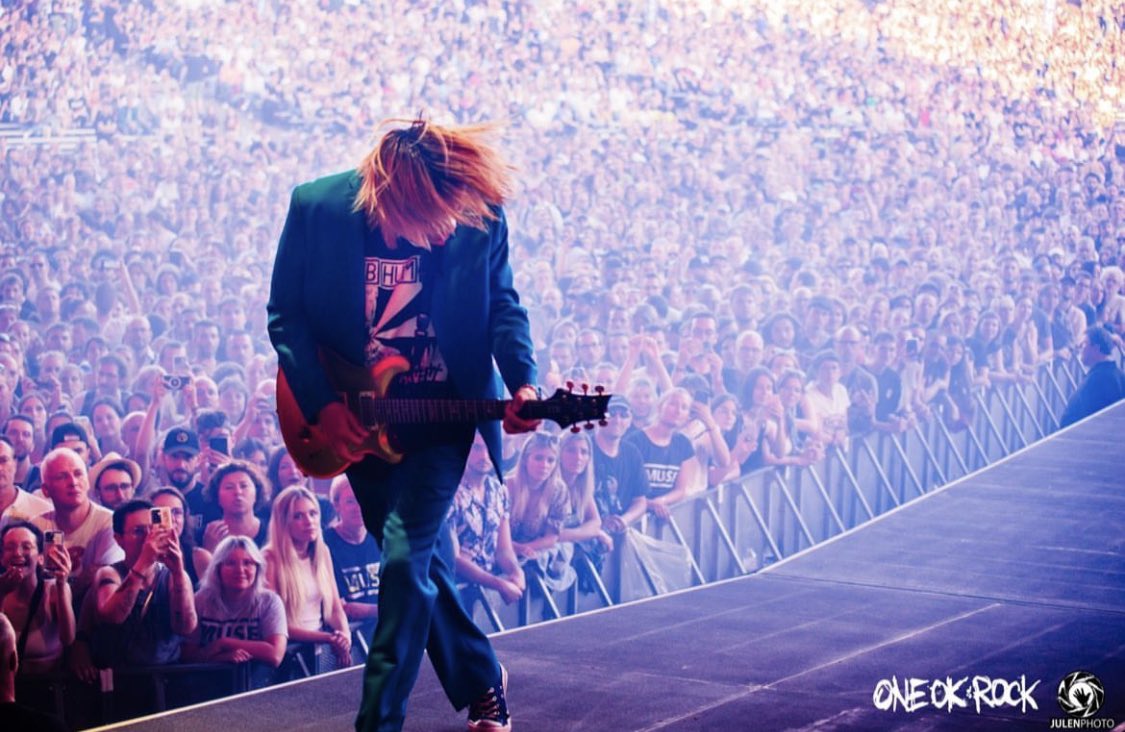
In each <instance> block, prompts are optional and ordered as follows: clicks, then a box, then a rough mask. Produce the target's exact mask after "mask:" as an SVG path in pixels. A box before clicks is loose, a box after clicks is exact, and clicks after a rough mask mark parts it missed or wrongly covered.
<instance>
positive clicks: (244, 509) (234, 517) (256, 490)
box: [203, 460, 269, 553]
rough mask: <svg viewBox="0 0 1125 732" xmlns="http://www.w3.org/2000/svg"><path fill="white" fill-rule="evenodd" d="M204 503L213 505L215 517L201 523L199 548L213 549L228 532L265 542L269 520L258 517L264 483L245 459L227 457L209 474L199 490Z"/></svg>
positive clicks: (231, 534) (262, 504) (258, 542)
mask: <svg viewBox="0 0 1125 732" xmlns="http://www.w3.org/2000/svg"><path fill="white" fill-rule="evenodd" d="M203 499H204V503H205V505H206V506H217V507H218V510H219V512H220V516H219V518H217V519H215V520H214V521H211V522H210V523H208V524H207V525H205V526H204V527H203V548H204V549H205V550H207V551H209V552H212V553H213V552H214V551H215V547H216V546H218V545H219V542H220V541H222V540H223V539H225V538H226V537H228V536H246V537H249V538H250V539H251V540H253V542H254V543H255V544H257V545H259V546H265V544H266V541H267V537H268V531H269V530H268V524H269V521H267V520H266V519H263V518H259V514H261V513H262V510H263V508H264V507H265V506H266V486H265V481H264V480H263V479H262V476H261V475H260V474H259V473H258V471H257V469H256V468H255V467H254V466H253V465H251V464H250V463H248V462H245V461H242V460H231V461H230V462H227V463H225V464H223V465H221V466H220V467H219V468H218V469H217V470H216V471H215V472H214V473H212V474H211V480H210V481H209V482H208V483H207V487H206V488H205V489H204V492H203Z"/></svg>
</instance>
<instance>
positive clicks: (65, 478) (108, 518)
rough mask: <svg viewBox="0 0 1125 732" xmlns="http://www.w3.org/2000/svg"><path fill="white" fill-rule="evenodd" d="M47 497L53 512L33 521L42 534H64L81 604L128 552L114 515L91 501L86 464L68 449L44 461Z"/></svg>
mask: <svg viewBox="0 0 1125 732" xmlns="http://www.w3.org/2000/svg"><path fill="white" fill-rule="evenodd" d="M42 465H43V496H44V497H45V498H46V499H47V500H49V501H50V502H51V506H52V508H51V510H50V511H47V512H45V513H42V514H40V515H38V516H36V517H34V518H33V519H32V523H34V524H35V525H36V526H37V527H38V528H39V530H40V531H42V532H43V533H44V534H46V533H47V532H48V531H61V532H62V535H63V538H64V539H65V541H66V550H67V552H69V554H70V562H71V574H72V575H73V576H74V587H73V589H74V596H75V600H76V602H79V601H81V598H82V597H84V596H85V594H86V590H87V589H88V588H89V587H90V585H91V583H92V582H93V581H94V574H95V573H96V572H97V571H98V569H99V568H101V567H104V566H107V565H111V564H114V563H115V562H119V561H121V560H122V559H123V558H124V552H123V551H122V548H121V546H119V544H118V542H116V541H114V532H115V530H116V527H115V526H114V525H113V512H112V511H110V510H109V509H107V508H105V507H103V506H99V505H97V504H95V503H93V502H92V501H91V500H90V496H89V493H90V480H89V475H88V473H87V471H86V463H85V462H83V460H82V458H81V457H80V456H79V455H78V454H77V453H75V452H74V451H73V450H71V449H70V448H68V447H56V448H55V449H53V450H51V451H50V452H49V453H47V454H46V456H44V458H43V464H42Z"/></svg>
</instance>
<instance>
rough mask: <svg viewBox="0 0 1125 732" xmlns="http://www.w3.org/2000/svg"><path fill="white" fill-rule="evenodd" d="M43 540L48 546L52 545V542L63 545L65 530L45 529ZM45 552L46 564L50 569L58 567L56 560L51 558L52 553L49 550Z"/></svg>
mask: <svg viewBox="0 0 1125 732" xmlns="http://www.w3.org/2000/svg"><path fill="white" fill-rule="evenodd" d="M43 542H44V543H45V544H46V545H47V546H48V547H49V546H51V545H52V544H57V545H59V546H62V545H63V532H61V531H44V532H43ZM44 554H45V557H44V558H45V559H46V562H45V564H46V567H47V569H50V570H54V569H58V565H57V564H56V563H55V560H54V559H52V558H51V554H50V553H49V552H45V553H44Z"/></svg>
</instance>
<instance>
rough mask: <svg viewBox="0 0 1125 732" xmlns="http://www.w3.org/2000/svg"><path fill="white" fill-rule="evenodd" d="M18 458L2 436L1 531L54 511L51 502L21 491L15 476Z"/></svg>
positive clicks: (0, 442)
mask: <svg viewBox="0 0 1125 732" xmlns="http://www.w3.org/2000/svg"><path fill="white" fill-rule="evenodd" d="M15 472H16V456H15V450H14V449H13V448H12V443H11V442H10V441H9V440H8V438H7V437H4V436H3V435H0V529H2V528H4V526H6V525H7V524H9V523H11V522H13V521H21V520H22V521H28V520H30V519H32V518H34V517H35V516H38V515H39V514H42V513H46V512H47V511H50V510H51V509H52V505H51V502H50V501H48V500H46V499H43V498H40V497H39V496H36V495H33V494H31V493H28V492H27V491H24V490H20V487H19V486H18V485H16V482H15V479H14V476H15Z"/></svg>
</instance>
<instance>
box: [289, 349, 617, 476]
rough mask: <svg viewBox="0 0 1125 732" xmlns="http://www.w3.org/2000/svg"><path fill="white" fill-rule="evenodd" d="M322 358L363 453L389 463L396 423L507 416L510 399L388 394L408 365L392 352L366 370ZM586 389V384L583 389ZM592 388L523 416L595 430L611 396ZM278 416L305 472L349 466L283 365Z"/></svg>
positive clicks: (394, 455)
mask: <svg viewBox="0 0 1125 732" xmlns="http://www.w3.org/2000/svg"><path fill="white" fill-rule="evenodd" d="M320 356H321V363H322V364H323V365H324V368H325V371H326V372H327V373H328V380H329V381H330V382H331V383H332V387H333V388H334V389H335V390H336V392H337V393H338V394H339V395H340V396H341V398H342V399H343V401H344V404H345V405H346V406H347V408H348V410H349V411H350V412H351V413H352V414H354V415H355V416H356V418H357V419H358V420H359V422H360V424H362V425H363V426H364V427H365V428H367V430H368V433H367V439H365V440H364V441H363V444H362V445H360V447H359V452H362V453H364V454H369V455H374V456H376V457H377V458H379V459H380V460H385V461H386V462H388V463H397V462H399V461H400V460H402V456H403V453H402V451H401V449H402V448H401V446H400V445H399V444H397V440H396V436H395V426H396V425H403V426H405V425H416V426H417V425H427V424H475V423H477V422H481V421H484V420H491V419H496V420H498V419H503V417H504V410H505V409H506V408H507V406H508V403H509V400H505V399H405V398H396V397H395V396H393V394H392V395H388V391H389V390H390V389H391V385H392V382H393V380H394V378H395V377H396V376H397V375H399V374H401V373H403V372H405V371H408V370H409V369H410V362H409V361H407V360H406V359H405V358H404V357H402V356H391V357H389V358H385V359H383V360H381V361H379V362H378V363H377V364H375V365H374V366H371V367H370V368H364V367H361V366H356V365H355V364H352V363H350V362H348V361H345V360H344V359H343V358H341V357H340V356H338V355H336V354H334V353H332V352H330V351H328V350H326V349H321V354H320ZM569 386H571V388H573V385H569ZM588 391H589V389H588V388H584V392H588ZM594 392H595V393H594V394H589V393H582V394H576V393H574V392H573V391H565V390H563V389H558V390H556V391H555V393H554V395H552V396H551V398H550V399H543V400H537V401H532V402H526V403H525V404H524V405H523V407H522V408H521V409H520V413H519V414H520V416H521V417H523V418H524V419H549V420H551V421H552V422H555V423H557V424H558V425H559V426H560V427H570V428H571V430H572V431H574V432H577V431H579V429H580V427H579V426H578V423H579V422H585V423H586V424H585V427H586V428H587V429H592V428H593V426H594V424H593V423H594V422H595V421H596V422H599V423H600V424H602V425H604V424H605V415H606V407H607V406H608V404H609V396H610V395H609V394H606V393H603V390H602V388H601V387H600V386H599V387H596V388H595V389H594ZM277 416H278V422H279V423H280V425H281V436H282V438H284V440H285V446H286V448H288V450H289V455H290V456H291V457H292V458H293V461H294V462H295V463H297V465H298V466H299V467H300V468H301V470H302V471H304V472H305V474H306V475H311V476H313V477H316V478H331V477H333V476H336V475H339V474H340V473H342V472H344V471H345V470H347V469H348V467H349V466H350V465H351V463H350V462H348V461H347V460H344V459H342V458H340V457H338V456H337V455H336V453H335V451H334V450H333V449H332V446H331V445H329V444H328V443H327V441H325V440H324V439H323V438H322V437H321V435H320V433H319V431H317V430H314V429H312V428H311V427H310V426H309V424H308V422H306V421H305V417H304V415H303V414H302V413H301V409H300V407H298V406H297V400H296V398H295V397H294V396H293V392H292V390H291V389H290V387H289V383H288V382H287V381H286V379H285V373H284V372H283V371H281V370H280V369H279V370H278V372H277Z"/></svg>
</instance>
